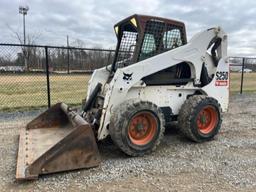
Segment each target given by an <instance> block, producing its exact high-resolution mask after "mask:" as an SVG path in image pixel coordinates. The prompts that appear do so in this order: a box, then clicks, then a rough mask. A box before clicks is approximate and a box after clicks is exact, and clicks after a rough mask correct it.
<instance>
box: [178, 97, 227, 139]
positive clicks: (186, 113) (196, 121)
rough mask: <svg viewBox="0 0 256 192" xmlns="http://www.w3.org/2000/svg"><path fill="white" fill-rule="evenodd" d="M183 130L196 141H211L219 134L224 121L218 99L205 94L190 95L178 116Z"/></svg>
mask: <svg viewBox="0 0 256 192" xmlns="http://www.w3.org/2000/svg"><path fill="white" fill-rule="evenodd" d="M178 123H179V127H180V130H181V132H182V133H183V134H184V135H185V136H186V137H187V138H189V139H191V140H192V141H195V142H204V141H209V140H211V139H213V138H214V136H215V135H217V134H218V132H219V129H220V127H221V123H222V115H221V108H220V104H219V103H218V101H217V100H216V99H214V98H212V97H207V96H205V95H195V96H191V97H189V98H188V99H187V100H186V101H185V102H184V104H183V105H182V107H181V110H180V112H179V116H178Z"/></svg>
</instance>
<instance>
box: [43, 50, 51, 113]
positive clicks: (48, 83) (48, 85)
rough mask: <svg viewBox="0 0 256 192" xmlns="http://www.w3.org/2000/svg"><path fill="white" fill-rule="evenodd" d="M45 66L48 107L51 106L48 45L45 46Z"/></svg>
mask: <svg viewBox="0 0 256 192" xmlns="http://www.w3.org/2000/svg"><path fill="white" fill-rule="evenodd" d="M44 48H45V68H46V81H47V99H48V108H50V107H51V92H50V75H49V55H48V47H47V46H45V47H44Z"/></svg>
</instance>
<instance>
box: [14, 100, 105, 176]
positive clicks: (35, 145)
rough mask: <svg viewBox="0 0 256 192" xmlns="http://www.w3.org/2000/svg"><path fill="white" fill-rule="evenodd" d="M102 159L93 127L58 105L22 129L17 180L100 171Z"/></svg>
mask: <svg viewBox="0 0 256 192" xmlns="http://www.w3.org/2000/svg"><path fill="white" fill-rule="evenodd" d="M99 163H100V155H99V151H98V147H97V144H96V141H95V136H94V133H93V130H92V128H91V126H90V125H89V124H88V123H87V122H86V121H85V120H84V119H83V118H82V117H81V116H80V115H78V114H76V113H75V112H74V111H71V110H70V109H69V108H68V106H67V105H66V104H64V103H58V104H56V105H54V106H53V107H51V108H50V109H48V110H47V111H45V112H44V113H42V114H41V115H39V116H38V117H37V118H35V119H34V120H32V121H31V122H30V123H28V124H27V126H26V127H25V128H22V129H21V132H20V138H19V150H18V158H17V169H16V179H18V180H22V179H27V180H29V179H37V178H38V176H39V175H40V174H48V173H54V172H60V171H67V170H74V169H81V168H90V167H96V166H98V165H99Z"/></svg>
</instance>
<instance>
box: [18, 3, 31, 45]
mask: <svg viewBox="0 0 256 192" xmlns="http://www.w3.org/2000/svg"><path fill="white" fill-rule="evenodd" d="M28 10H29V7H28V6H19V13H20V14H22V15H23V40H24V45H26V15H27V14H28Z"/></svg>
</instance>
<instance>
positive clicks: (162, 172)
mask: <svg viewBox="0 0 256 192" xmlns="http://www.w3.org/2000/svg"><path fill="white" fill-rule="evenodd" d="M18 133H19V129H18V127H17V126H15V125H14V126H12V127H8V128H6V127H0V189H1V191H16V190H19V191H251V192H253V191H256V95H255V94H247V95H233V96H232V97H231V102H230V108H229V112H228V113H226V114H224V119H223V124H222V128H221V131H220V133H219V135H218V136H217V137H216V138H215V139H214V140H213V141H211V142H207V143H203V144H196V143H193V142H191V141H189V140H187V139H186V138H184V137H183V136H181V135H180V134H179V131H178V130H177V128H176V126H175V125H173V126H171V127H168V129H167V131H166V133H165V137H164V140H163V141H162V143H161V145H160V146H159V147H158V149H157V150H156V152H154V153H152V154H150V155H146V156H144V157H139V158H130V157H127V156H125V155H124V154H123V153H122V152H120V151H119V150H118V149H117V148H116V147H115V146H114V145H113V144H111V143H109V142H105V143H104V144H101V145H100V146H99V149H100V153H101V155H102V163H101V165H100V166H99V167H97V168H93V169H89V170H79V171H72V172H66V173H59V174H52V175H46V176H41V177H40V178H39V180H37V181H29V182H17V181H15V166H16V153H17V148H18Z"/></svg>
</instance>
